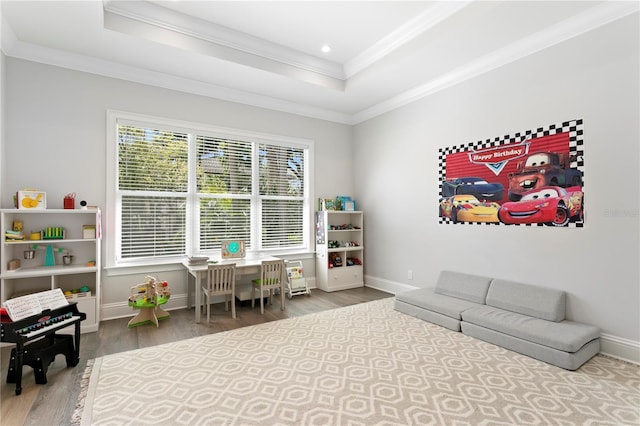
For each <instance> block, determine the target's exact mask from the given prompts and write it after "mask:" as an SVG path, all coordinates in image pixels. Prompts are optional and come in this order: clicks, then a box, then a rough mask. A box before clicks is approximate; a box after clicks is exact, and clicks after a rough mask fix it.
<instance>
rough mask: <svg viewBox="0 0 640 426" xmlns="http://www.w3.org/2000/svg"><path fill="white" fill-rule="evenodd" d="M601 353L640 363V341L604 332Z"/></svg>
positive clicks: (398, 286) (370, 280)
mask: <svg viewBox="0 0 640 426" xmlns="http://www.w3.org/2000/svg"><path fill="white" fill-rule="evenodd" d="M364 282H365V285H366V286H367V287H371V288H375V289H376V290H381V291H386V292H387V293H392V294H397V293H399V292H402V291H407V290H413V289H415V288H418V287H416V286H411V285H407V284H404V283H398V282H395V281H390V280H385V279H382V278H378V277H372V276H370V275H365V277H364ZM600 353H601V354H602V355H606V356H610V357H612V358H616V359H619V360H620V361H625V362H630V363H632V364H637V365H640V342H635V341H633V340H629V339H624V338H622V337H617V336H612V335H610V334H606V333H602V334H601V335H600Z"/></svg>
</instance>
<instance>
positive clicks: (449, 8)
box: [344, 0, 474, 78]
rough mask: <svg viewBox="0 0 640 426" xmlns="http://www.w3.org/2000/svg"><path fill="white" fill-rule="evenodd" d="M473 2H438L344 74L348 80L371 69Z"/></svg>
mask: <svg viewBox="0 0 640 426" xmlns="http://www.w3.org/2000/svg"><path fill="white" fill-rule="evenodd" d="M473 1H474V0H471V1H452V2H446V1H445V2H437V3H436V4H434V6H432V7H430V8H428V9H427V10H425V11H424V12H422V13H421V14H419V15H418V16H416V17H415V18H413V19H412V20H410V21H409V22H407V23H406V24H404V25H402V26H401V27H399V28H397V29H396V30H395V31H393V32H391V33H390V34H388V35H387V36H386V37H384V38H382V39H381V40H380V41H378V42H377V43H375V44H374V45H373V46H371V47H369V48H368V49H366V50H365V51H364V52H362V53H361V54H359V55H358V56H356V57H355V58H353V59H351V60H350V61H348V62H347V63H346V64H345V66H344V74H345V76H346V77H347V78H351V77H353V76H354V75H356V74H357V73H359V72H360V71H363V70H364V69H366V68H369V67H370V66H371V65H373V64H374V63H375V62H377V61H379V60H380V59H382V58H384V57H385V56H387V55H388V54H390V53H391V52H393V51H394V50H396V49H398V48H400V47H402V46H403V45H404V44H406V43H408V42H410V41H411V40H413V39H414V38H416V37H417V36H419V35H420V34H422V33H424V32H426V31H428V30H429V29H431V28H433V27H435V26H436V25H437V24H439V23H441V22H443V21H444V20H446V19H447V18H449V17H451V16H452V15H453V14H455V13H458V12H459V11H460V10H462V9H463V8H465V7H467V6H468V5H469V4H471V3H473Z"/></svg>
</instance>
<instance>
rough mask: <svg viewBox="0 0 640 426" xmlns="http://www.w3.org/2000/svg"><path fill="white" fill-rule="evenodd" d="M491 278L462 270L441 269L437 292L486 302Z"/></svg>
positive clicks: (472, 300)
mask: <svg viewBox="0 0 640 426" xmlns="http://www.w3.org/2000/svg"><path fill="white" fill-rule="evenodd" d="M490 283H491V278H487V277H481V276H479V275H471V274H464V273H462V272H454V271H441V272H440V276H439V277H438V281H437V283H436V288H435V290H434V291H435V292H436V293H438V294H442V295H445V296H451V297H456V298H458V299H464V300H468V301H470V302H474V303H480V304H484V303H485V298H486V297H487V290H488V289H489V284H490Z"/></svg>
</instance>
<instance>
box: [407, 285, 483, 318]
mask: <svg viewBox="0 0 640 426" xmlns="http://www.w3.org/2000/svg"><path fill="white" fill-rule="evenodd" d="M396 300H399V301H401V302H404V303H408V304H410V305H414V306H417V307H419V308H422V309H427V310H430V311H434V312H437V313H439V314H442V315H446V316H448V317H451V318H455V319H457V320H459V319H461V318H462V317H461V316H460V313H461V312H462V311H464V310H465V309H469V308H472V307H474V306H478V304H477V303H473V302H469V301H468V300H463V299H458V298H455V297H449V296H445V295H443V294H436V293H434V291H433V289H432V288H419V289H416V290H409V291H405V292H403V293H398V294H397V295H396Z"/></svg>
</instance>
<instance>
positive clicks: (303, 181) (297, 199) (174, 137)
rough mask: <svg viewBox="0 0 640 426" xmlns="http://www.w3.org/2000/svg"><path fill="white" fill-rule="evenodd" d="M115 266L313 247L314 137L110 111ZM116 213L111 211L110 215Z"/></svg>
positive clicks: (111, 252) (111, 250)
mask: <svg viewBox="0 0 640 426" xmlns="http://www.w3.org/2000/svg"><path fill="white" fill-rule="evenodd" d="M109 125H110V127H111V129H110V134H109V135H108V136H107V137H108V139H109V140H110V146H111V149H110V151H111V152H112V155H110V156H109V159H108V163H109V164H108V171H109V174H111V175H112V176H110V177H109V178H108V179H107V182H108V183H107V185H108V188H107V189H108V191H109V193H110V196H109V205H108V211H107V216H108V217H113V223H114V225H115V226H114V227H113V232H112V233H113V235H112V236H111V238H109V239H108V240H107V242H109V240H113V241H114V242H113V243H112V244H111V246H110V245H109V244H108V246H107V247H108V250H109V254H108V259H109V264H110V265H127V264H131V265H134V264H141V263H149V262H158V261H172V260H175V259H182V258H183V257H184V256H185V255H189V256H190V255H201V254H205V255H214V254H216V251H219V250H220V247H221V242H222V240H225V239H241V240H244V241H245V242H246V248H247V251H268V252H272V253H273V252H285V251H288V252H293V251H305V250H310V247H311V229H312V227H311V226H310V225H309V224H310V222H311V219H312V210H311V209H312V204H311V200H312V197H311V196H310V194H309V187H310V178H309V176H310V174H311V173H310V168H309V165H310V164H312V160H310V155H311V153H312V143H311V142H310V141H305V140H298V139H291V138H285V137H277V136H272V135H262V134H256V133H252V132H243V131H237V130H232V129H220V128H213V127H212V128H206V127H203V126H202V125H198V124H195V123H184V122H170V121H168V120H158V119H154V118H151V117H141V116H134V115H132V114H128V113H118V112H110V113H109ZM111 212H112V214H110V213H111Z"/></svg>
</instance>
